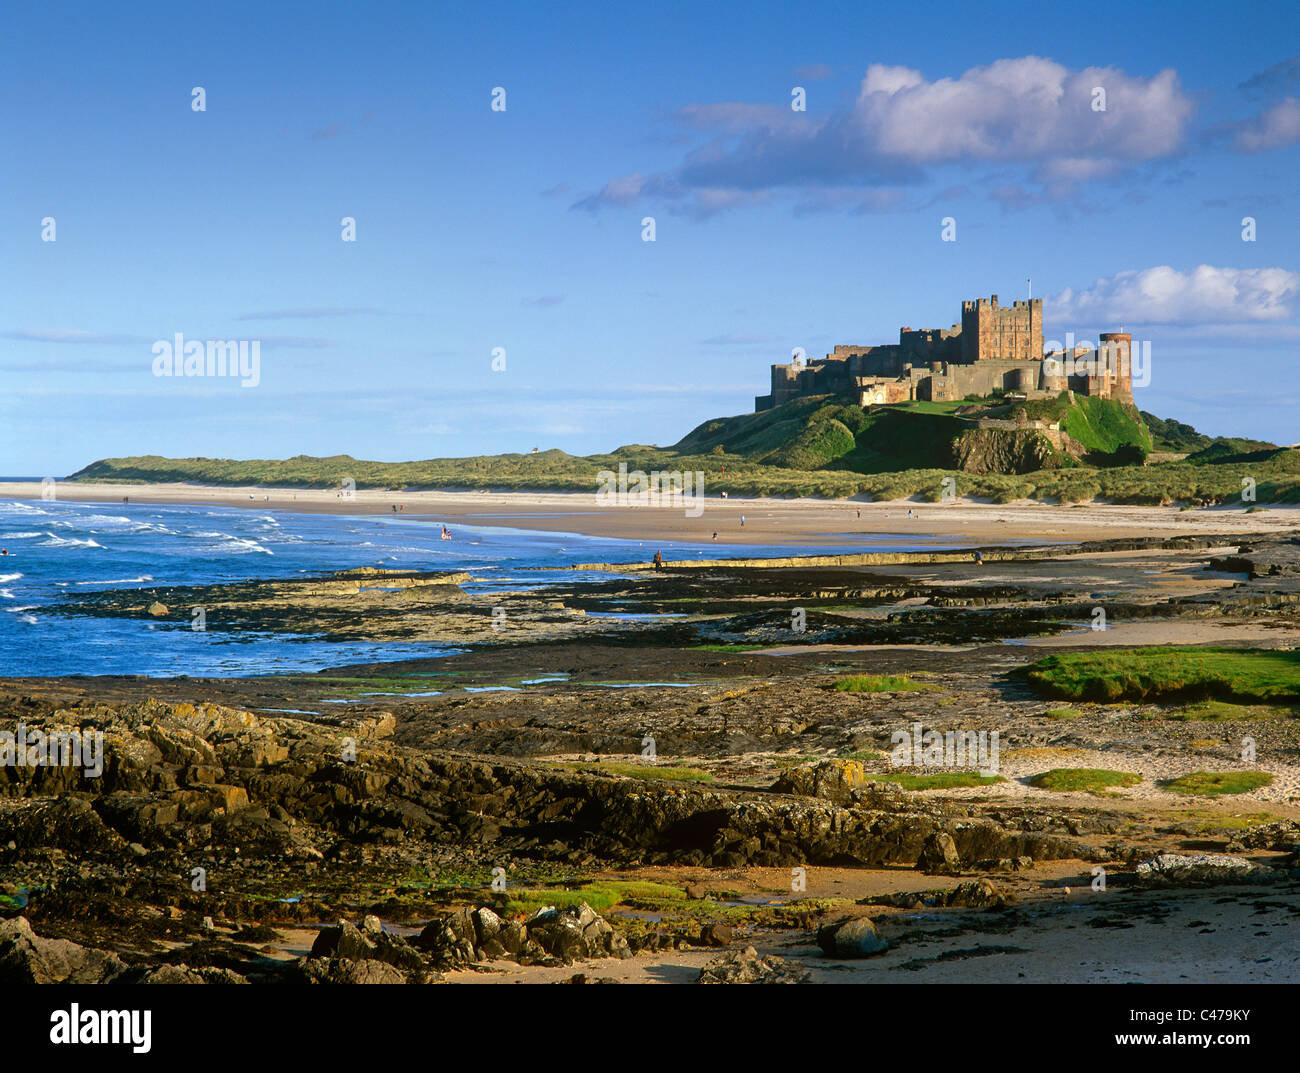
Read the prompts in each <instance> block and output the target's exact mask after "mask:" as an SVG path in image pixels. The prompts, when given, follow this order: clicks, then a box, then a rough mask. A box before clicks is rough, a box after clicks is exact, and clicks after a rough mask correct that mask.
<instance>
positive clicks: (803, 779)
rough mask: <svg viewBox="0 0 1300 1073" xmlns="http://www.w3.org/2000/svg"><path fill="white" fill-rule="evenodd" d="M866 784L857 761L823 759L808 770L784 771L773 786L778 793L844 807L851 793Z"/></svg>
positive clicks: (803, 768)
mask: <svg viewBox="0 0 1300 1073" xmlns="http://www.w3.org/2000/svg"><path fill="white" fill-rule="evenodd" d="M866 783H867V773H866V769H865V768H863V766H862V765H861V764H860V763H859V762H858V761H856V760H822V761H820V762H818V763H816V764H813V765H812V766H810V767H800V768H795V769H794V770H793V771H787V772H785V773H784V774H782V775H781V777H780V778H778V779H777V780H776V782H775V783H773V784H772V789H773V790H774V791H775V792H776V793H779V794H797V795H799V796H800V797H820V798H822V799H823V800H825V801H831V802H833V803H834V804H837V805H847V804H850V803H851V802H852V800H853V792H854V791H855V790H857V789H860V788H861V787H863V786H865V785H866Z"/></svg>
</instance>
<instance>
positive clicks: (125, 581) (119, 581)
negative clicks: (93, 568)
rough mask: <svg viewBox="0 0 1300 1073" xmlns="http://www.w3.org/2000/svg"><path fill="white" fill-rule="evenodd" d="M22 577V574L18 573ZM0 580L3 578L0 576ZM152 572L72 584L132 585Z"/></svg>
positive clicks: (143, 579)
mask: <svg viewBox="0 0 1300 1073" xmlns="http://www.w3.org/2000/svg"><path fill="white" fill-rule="evenodd" d="M18 576H19V577H22V574H19V575H18ZM0 580H4V579H3V578H0ZM152 580H153V575H152V574H141V575H140V576H139V577H111V578H108V579H107V580H106V581H74V582H73V584H74V585H134V584H135V583H136V582H137V581H152Z"/></svg>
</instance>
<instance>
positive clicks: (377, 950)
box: [308, 921, 424, 972]
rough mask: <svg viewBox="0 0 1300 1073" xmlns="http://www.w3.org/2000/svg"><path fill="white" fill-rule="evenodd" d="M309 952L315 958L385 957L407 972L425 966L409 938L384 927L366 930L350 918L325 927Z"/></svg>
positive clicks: (369, 958) (384, 960) (386, 960)
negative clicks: (390, 932) (385, 929)
mask: <svg viewBox="0 0 1300 1073" xmlns="http://www.w3.org/2000/svg"><path fill="white" fill-rule="evenodd" d="M308 956H309V957H310V958H313V959H315V958H328V959H336V958H346V959H348V960H350V961H358V962H360V961H382V962H384V963H385V964H387V965H393V966H395V967H396V968H399V969H402V970H404V971H406V972H418V971H419V970H421V969H423V968H424V958H423V957H421V956H420V953H419V951H418V950H416V949H415V948H414V947H413V946H411V945H410V944H409V943H408V942H407V941H406V940H405V939H403V938H401V937H400V936H397V935H390V934H389V933H388V932H386V931H382V930H381V931H378V932H375V931H369V930H367V931H364V932H363V931H362V930H361V929H360V928H358V927H357V926H356V925H355V924H351V923H348V922H347V921H343V922H342V923H340V924H337V925H333V926H331V927H327V928H322V929H321V930H320V932H319V933H318V934H317V936H316V941H315V942H314V943H313V944H312V948H311V953H310V954H309V955H308Z"/></svg>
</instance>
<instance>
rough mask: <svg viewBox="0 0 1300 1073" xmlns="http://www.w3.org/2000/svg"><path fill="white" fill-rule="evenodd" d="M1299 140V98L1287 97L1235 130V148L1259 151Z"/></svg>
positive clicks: (1246, 151)
mask: <svg viewBox="0 0 1300 1073" xmlns="http://www.w3.org/2000/svg"><path fill="white" fill-rule="evenodd" d="M1296 141H1300V99H1297V98H1295V97H1287V98H1286V99H1285V100H1281V101H1278V102H1277V104H1275V105H1273V106H1272V107H1270V108H1266V109H1264V111H1262V112H1261V113H1260V114H1259V115H1258V116H1256V117H1255V118H1254V119H1251V120H1247V121H1246V122H1245V123H1243V124H1242V125H1241V126H1240V128H1238V130H1237V148H1238V149H1240V150H1241V151H1242V152H1243V153H1260V152H1263V151H1264V150H1266V149H1277V148H1279V147H1281V146H1283V145H1290V144H1291V143H1292V142H1296Z"/></svg>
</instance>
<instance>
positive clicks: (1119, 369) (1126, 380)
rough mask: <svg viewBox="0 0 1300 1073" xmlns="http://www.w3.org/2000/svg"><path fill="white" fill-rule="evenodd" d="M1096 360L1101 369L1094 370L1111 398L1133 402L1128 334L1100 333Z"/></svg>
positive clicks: (1131, 355) (1129, 337)
mask: <svg viewBox="0 0 1300 1073" xmlns="http://www.w3.org/2000/svg"><path fill="white" fill-rule="evenodd" d="M1098 339H1099V345H1098V347H1097V359H1098V362H1099V363H1100V364H1101V368H1099V369H1096V370H1094V372H1095V374H1096V375H1097V376H1098V377H1099V378H1100V379H1101V382H1102V383H1103V384H1104V388H1103V391H1104V392H1105V394H1107V395H1109V396H1110V397H1111V398H1119V399H1123V400H1125V401H1128V402H1132V401H1133V336H1132V335H1130V334H1129V333H1128V332H1102V333H1101V335H1100V336H1098Z"/></svg>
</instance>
